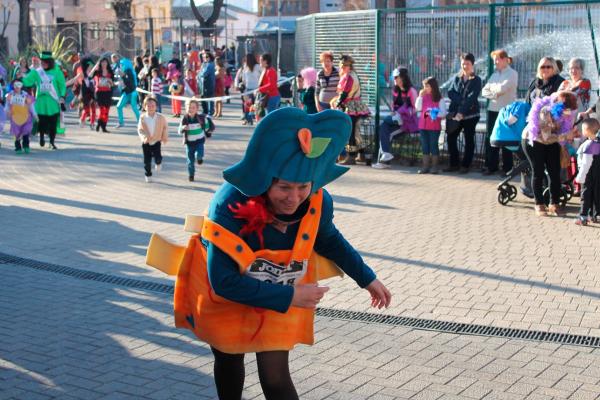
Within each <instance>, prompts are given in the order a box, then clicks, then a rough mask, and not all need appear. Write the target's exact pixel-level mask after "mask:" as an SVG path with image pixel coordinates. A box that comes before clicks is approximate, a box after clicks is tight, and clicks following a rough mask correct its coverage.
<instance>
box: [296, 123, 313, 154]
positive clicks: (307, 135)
mask: <svg viewBox="0 0 600 400" xmlns="http://www.w3.org/2000/svg"><path fill="white" fill-rule="evenodd" d="M298 140H299V141H300V148H301V149H302V152H303V153H304V154H310V150H311V147H312V143H311V142H312V132H311V131H310V129H308V128H302V129H300V130H299V131H298Z"/></svg>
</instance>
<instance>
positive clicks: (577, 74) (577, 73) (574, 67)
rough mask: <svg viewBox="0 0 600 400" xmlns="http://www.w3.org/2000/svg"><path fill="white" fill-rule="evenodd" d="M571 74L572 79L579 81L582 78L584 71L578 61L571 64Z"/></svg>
mask: <svg viewBox="0 0 600 400" xmlns="http://www.w3.org/2000/svg"><path fill="white" fill-rule="evenodd" d="M569 75H570V76H571V79H572V80H574V81H578V80H580V79H581V75H583V71H582V70H581V67H580V66H579V64H577V63H571V64H569Z"/></svg>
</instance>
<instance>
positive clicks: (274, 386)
mask: <svg viewBox="0 0 600 400" xmlns="http://www.w3.org/2000/svg"><path fill="white" fill-rule="evenodd" d="M351 126H352V123H351V120H350V118H349V117H348V116H347V115H346V114H345V113H342V112H341V111H336V110H325V111H323V112H321V113H318V114H312V115H309V114H306V113H305V112H304V111H302V110H299V109H296V108H292V107H289V108H283V109H279V110H276V111H273V112H272V113H269V114H267V115H266V116H265V118H263V119H262V120H261V121H260V123H259V124H258V125H257V127H256V129H255V131H254V134H253V135H252V137H251V139H250V142H249V144H248V148H247V150H246V154H245V156H244V158H243V159H242V160H241V161H240V162H238V163H237V164H235V165H233V166H232V167H230V168H228V169H226V170H225V171H224V172H223V176H224V178H225V181H226V182H225V183H224V184H223V185H222V186H221V188H220V189H218V190H217V192H216V193H215V195H214V197H213V199H212V201H211V203H210V206H209V210H208V215H207V217H206V218H204V221H203V223H202V227H201V234H200V235H197V236H193V237H192V238H191V239H190V242H189V245H188V248H187V249H186V251H185V255H184V256H183V260H182V262H181V266H180V267H179V268H178V271H177V281H176V285H175V299H174V303H175V305H174V308H175V324H176V326H178V327H182V328H187V329H190V330H192V331H193V332H194V334H195V335H196V336H197V337H198V338H200V339H201V340H203V341H205V342H206V343H208V344H209V345H210V347H211V350H212V352H213V354H214V356H215V363H214V376H215V384H216V388H217V393H218V395H219V399H221V400H226V399H227V400H229V399H236V400H239V399H241V397H242V391H243V386H244V379H245V371H244V355H245V353H256V358H257V365H258V374H259V378H260V383H261V386H262V389H263V392H264V395H265V398H266V399H267V400H272V399H290V400H293V399H298V394H297V392H296V389H295V387H294V384H293V382H292V378H291V376H290V371H289V365H288V357H289V351H290V350H291V349H292V348H294V346H295V345H297V344H299V343H302V344H307V345H311V344H313V343H314V326H313V325H314V312H315V307H316V306H317V304H318V303H319V301H320V300H321V299H322V298H323V296H324V295H325V293H326V292H327V291H328V289H329V288H328V287H323V286H319V284H318V280H320V279H324V278H326V277H329V276H332V275H334V274H336V271H337V272H339V273H341V271H343V272H344V273H346V274H347V275H349V276H350V277H351V278H352V279H353V280H355V281H356V282H357V284H358V285H359V286H360V287H361V288H364V289H366V290H367V291H368V292H369V294H370V297H371V304H372V306H374V307H377V308H383V307H388V306H389V305H390V301H391V293H390V292H389V291H388V289H387V288H386V287H385V286H384V285H383V284H382V283H381V282H380V281H379V280H378V279H377V278H376V276H375V273H374V272H373V271H372V270H371V268H369V267H368V266H367V265H366V264H365V263H364V261H363V259H362V257H361V256H360V255H359V254H358V252H357V251H356V250H355V249H354V248H353V247H352V246H351V245H350V244H349V243H348V242H347V241H346V240H345V239H344V237H343V236H342V235H341V233H340V232H339V231H338V230H337V228H336V227H335V225H334V224H333V201H332V197H331V195H329V193H328V192H327V190H326V189H324V188H323V186H324V185H326V184H328V183H330V182H331V181H333V180H335V179H337V178H338V177H339V176H341V175H342V174H344V173H345V172H346V171H347V170H348V168H347V167H342V166H339V165H336V163H335V160H336V158H337V156H338V154H339V153H340V152H341V151H342V149H343V147H344V145H345V144H346V142H347V140H348V137H349V136H350V131H351ZM333 264H335V266H334V265H333ZM340 270H341V271H340Z"/></svg>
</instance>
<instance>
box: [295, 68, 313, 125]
mask: <svg viewBox="0 0 600 400" xmlns="http://www.w3.org/2000/svg"><path fill="white" fill-rule="evenodd" d="M300 75H302V79H303V87H302V88H298V95H299V98H300V102H301V103H302V107H303V110H304V111H306V113H307V114H316V113H317V112H318V110H317V105H316V96H315V85H316V83H317V82H316V81H317V70H316V69H314V68H312V67H308V68H304V69H303V70H302V71H300Z"/></svg>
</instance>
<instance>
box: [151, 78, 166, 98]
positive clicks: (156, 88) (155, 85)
mask: <svg viewBox="0 0 600 400" xmlns="http://www.w3.org/2000/svg"><path fill="white" fill-rule="evenodd" d="M150 91H151V92H152V94H162V92H163V84H162V79H160V78H159V77H158V76H157V77H156V78H152V87H151V89H150Z"/></svg>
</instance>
